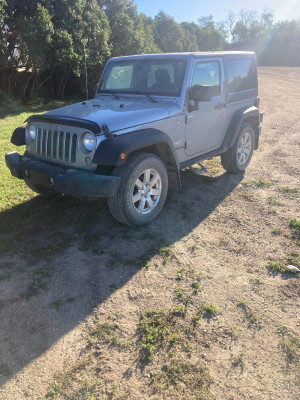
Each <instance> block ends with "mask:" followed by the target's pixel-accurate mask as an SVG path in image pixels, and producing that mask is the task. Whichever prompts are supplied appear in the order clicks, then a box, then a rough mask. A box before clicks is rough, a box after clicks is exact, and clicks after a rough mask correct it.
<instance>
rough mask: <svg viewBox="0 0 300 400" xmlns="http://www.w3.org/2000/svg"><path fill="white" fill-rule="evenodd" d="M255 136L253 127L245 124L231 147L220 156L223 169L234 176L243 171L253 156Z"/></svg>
mask: <svg viewBox="0 0 300 400" xmlns="http://www.w3.org/2000/svg"><path fill="white" fill-rule="evenodd" d="M254 144H255V136H254V130H253V126H252V125H251V124H249V123H248V122H245V123H244V124H243V125H242V127H241V130H240V132H239V134H238V137H237V138H236V141H235V142H234V145H233V147H231V148H229V149H228V150H227V151H226V152H225V153H223V154H221V163H222V166H223V168H224V169H225V170H226V171H228V172H232V173H234V174H238V173H239V172H243V171H245V169H246V168H247V166H248V164H249V163H250V160H251V158H252V155H253V150H254Z"/></svg>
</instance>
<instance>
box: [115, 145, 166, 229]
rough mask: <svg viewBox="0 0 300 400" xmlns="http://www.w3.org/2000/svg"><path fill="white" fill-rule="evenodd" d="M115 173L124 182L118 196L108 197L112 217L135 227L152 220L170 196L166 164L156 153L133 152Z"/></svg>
mask: <svg viewBox="0 0 300 400" xmlns="http://www.w3.org/2000/svg"><path fill="white" fill-rule="evenodd" d="M113 174H114V175H115V176H120V177H121V183H120V187H119V190H118V193H117V194H116V195H114V196H111V197H109V198H108V206H109V209H110V212H111V213H112V215H113V216H114V217H115V218H116V219H117V220H118V221H119V222H122V223H123V224H126V225H132V226H139V225H145V224H148V223H149V222H151V221H153V220H154V219H155V218H156V217H157V216H158V214H159V213H160V212H161V210H162V208H163V205H164V203H165V201H166V197H167V193H168V173H167V170H166V167H165V165H164V163H163V161H162V160H161V159H160V158H159V157H158V156H156V155H155V154H151V153H144V152H138V153H134V154H132V155H130V156H129V157H128V159H127V161H126V163H125V164H124V165H122V166H121V167H117V168H116V169H115V170H114V172H113Z"/></svg>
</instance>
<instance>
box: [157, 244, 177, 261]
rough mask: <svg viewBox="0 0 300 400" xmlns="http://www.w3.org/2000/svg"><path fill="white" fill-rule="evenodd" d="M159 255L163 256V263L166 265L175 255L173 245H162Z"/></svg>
mask: <svg viewBox="0 0 300 400" xmlns="http://www.w3.org/2000/svg"><path fill="white" fill-rule="evenodd" d="M159 255H160V256H161V257H162V258H163V265H166V264H167V262H168V261H170V260H172V259H173V258H174V257H175V253H174V251H173V249H172V247H161V248H160V249H159Z"/></svg>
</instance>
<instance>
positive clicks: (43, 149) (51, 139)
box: [36, 128, 77, 163]
mask: <svg viewBox="0 0 300 400" xmlns="http://www.w3.org/2000/svg"><path fill="white" fill-rule="evenodd" d="M76 147H77V134H76V133H70V132H64V131H62V130H59V131H58V130H52V129H45V128H38V129H37V136H36V153H37V154H40V155H41V156H45V157H50V158H53V159H57V160H61V161H67V162H71V163H76Z"/></svg>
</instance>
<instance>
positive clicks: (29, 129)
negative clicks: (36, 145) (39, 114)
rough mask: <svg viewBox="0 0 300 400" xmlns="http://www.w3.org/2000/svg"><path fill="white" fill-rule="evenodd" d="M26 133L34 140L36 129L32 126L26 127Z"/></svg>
mask: <svg viewBox="0 0 300 400" xmlns="http://www.w3.org/2000/svg"><path fill="white" fill-rule="evenodd" d="M27 132H28V133H29V136H30V137H31V139H32V140H34V139H35V137H36V127H35V126H34V125H28V126H27Z"/></svg>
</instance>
